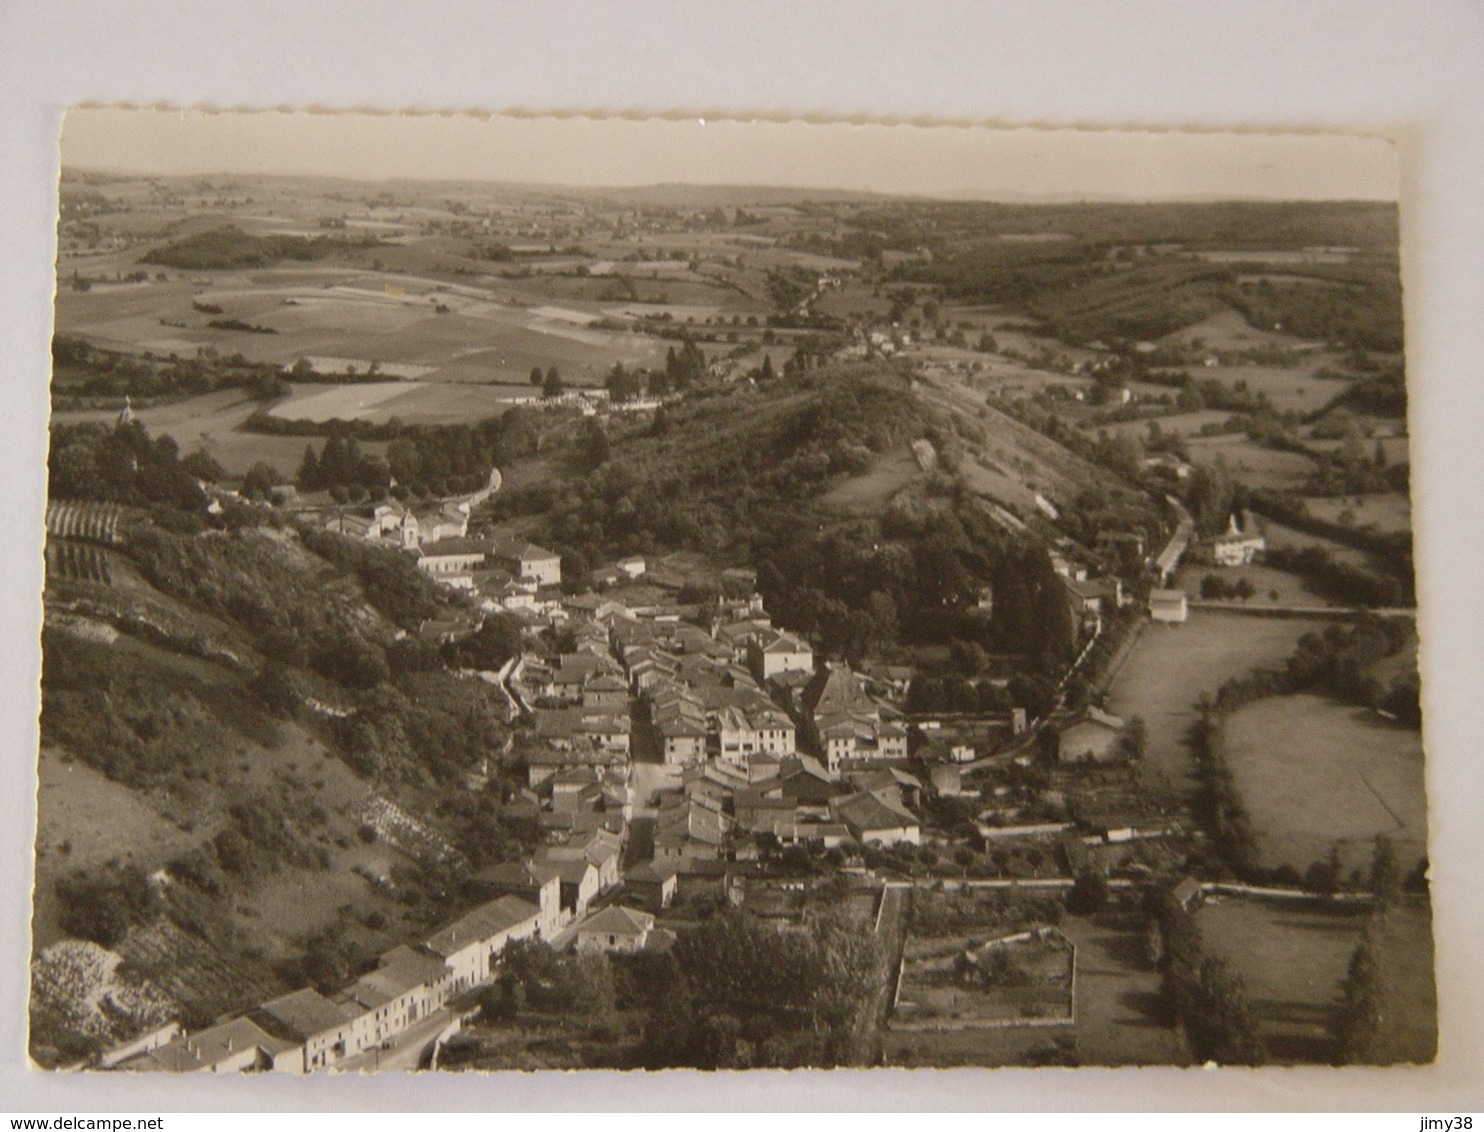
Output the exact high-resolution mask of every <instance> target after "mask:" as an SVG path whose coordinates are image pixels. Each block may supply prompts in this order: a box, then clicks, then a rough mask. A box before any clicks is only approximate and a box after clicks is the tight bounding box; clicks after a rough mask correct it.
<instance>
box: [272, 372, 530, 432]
mask: <svg viewBox="0 0 1484 1132" xmlns="http://www.w3.org/2000/svg"><path fill="white" fill-rule="evenodd" d="M538 393H539V390H537V389H535V388H534V387H532V386H531V385H529V384H527V385H472V384H449V383H443V382H434V381H380V382H367V383H361V384H355V385H311V384H306V385H296V386H294V390H293V392H292V393H291V394H290V395H289V396H288V397H287V398H286V399H285V400H283V401H280V402H278V403H277V404H275V405H274V406H273V408H272V409H270V410H269V411H268V415H269V416H272V417H278V418H279V419H281V420H289V421H330V420H346V421H351V420H355V421H370V422H373V423H375V424H383V423H385V422H386V421H388V420H390V419H391V418H393V417H396V418H398V419H399V420H401V421H403V422H404V423H406V424H451V423H455V422H460V421H475V420H479V419H481V418H483V417H492V416H498V415H500V414H501V413H503V412H505V411H506V410H507V409H509V408H510V402H511V399H512V398H515V397H530V396H533V395H536V394H538Z"/></svg>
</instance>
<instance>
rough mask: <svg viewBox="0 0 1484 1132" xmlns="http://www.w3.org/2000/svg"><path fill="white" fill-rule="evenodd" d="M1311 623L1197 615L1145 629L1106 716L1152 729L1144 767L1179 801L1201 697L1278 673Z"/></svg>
mask: <svg viewBox="0 0 1484 1132" xmlns="http://www.w3.org/2000/svg"><path fill="white" fill-rule="evenodd" d="M1318 627H1319V626H1318V625H1317V624H1316V623H1315V622H1313V621H1296V620H1286V619H1278V618H1268V617H1246V616H1242V615H1240V614H1228V613H1209V612H1205V611H1199V610H1198V611H1194V612H1192V613H1191V615H1190V620H1189V621H1187V622H1186V623H1185V624H1184V625H1150V626H1149V627H1148V628H1147V629H1145V631H1144V633H1143V635H1142V636H1141V637H1140V638H1139V643H1138V644H1137V645H1135V646H1134V650H1133V652H1132V653H1131V654H1130V655H1129V658H1128V659H1127V660H1126V661H1125V662H1124V664H1123V667H1122V668H1120V669H1119V670H1118V675H1117V677H1116V678H1115V679H1114V681H1113V685H1112V687H1111V689H1110V690H1109V700H1108V703H1109V707H1110V710H1112V711H1113V712H1115V713H1116V714H1118V715H1121V716H1123V717H1124V718H1125V719H1127V718H1128V717H1130V716H1134V715H1138V716H1142V717H1143V719H1144V722H1145V724H1146V725H1147V726H1148V729H1149V741H1148V752H1147V754H1146V755H1145V758H1144V763H1145V766H1146V767H1147V768H1149V769H1150V770H1152V771H1153V772H1155V773H1156V774H1157V775H1159V776H1161V777H1162V778H1163V780H1164V781H1165V783H1166V784H1167V786H1168V789H1169V790H1170V791H1171V792H1172V793H1173V795H1174V796H1175V797H1177V798H1180V797H1184V796H1186V795H1187V794H1188V793H1189V791H1190V790H1191V788H1192V787H1194V785H1195V777H1194V773H1193V770H1194V768H1193V765H1192V762H1191V757H1190V752H1189V750H1188V749H1187V748H1186V746H1185V744H1184V739H1185V734H1186V731H1187V730H1188V729H1189V727H1190V724H1191V723H1192V721H1193V720H1194V719H1195V713H1194V711H1193V710H1192V705H1193V704H1194V703H1195V701H1196V698H1197V697H1198V696H1199V695H1200V694H1201V693H1202V692H1215V691H1216V689H1217V688H1219V687H1220V686H1221V685H1222V684H1223V683H1224V682H1225V681H1226V680H1228V679H1229V678H1231V677H1233V676H1242V675H1245V674H1246V673H1247V672H1249V671H1251V670H1252V669H1253V668H1257V667H1261V666H1264V665H1276V664H1279V663H1281V662H1282V661H1283V660H1285V659H1286V658H1287V657H1288V655H1289V654H1290V653H1291V652H1293V646H1294V645H1295V644H1297V643H1298V639H1299V638H1300V637H1302V636H1303V635H1304V634H1305V633H1307V632H1310V631H1311V630H1313V629H1315V628H1318Z"/></svg>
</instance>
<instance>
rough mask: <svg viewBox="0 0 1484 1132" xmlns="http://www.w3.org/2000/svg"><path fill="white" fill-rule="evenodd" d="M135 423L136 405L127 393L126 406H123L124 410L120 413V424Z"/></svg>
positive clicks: (125, 395)
mask: <svg viewBox="0 0 1484 1132" xmlns="http://www.w3.org/2000/svg"><path fill="white" fill-rule="evenodd" d="M133 423H134V406H133V405H132V404H131V403H130V402H129V395H128V394H127V393H125V394H124V407H123V410H122V411H121V412H120V413H119V424H121V425H126V424H133Z"/></svg>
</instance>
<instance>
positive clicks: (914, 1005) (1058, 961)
mask: <svg viewBox="0 0 1484 1132" xmlns="http://www.w3.org/2000/svg"><path fill="white" fill-rule="evenodd" d="M1075 968H1076V948H1075V947H1074V946H1073V945H1072V942H1071V941H1070V940H1069V939H1067V937H1066V936H1064V935H1063V934H1062V933H1061V932H1059V931H1057V930H1056V929H1055V928H1036V929H1033V930H1030V931H1025V932H1016V933H1013V934H1011V935H1007V936H999V937H996V938H992V939H988V940H975V939H968V940H965V939H960V938H954V937H950V938H948V939H940V938H929V939H912V940H910V941H909V943H908V947H907V954H906V956H905V957H904V959H903V964H902V973H901V985H900V988H899V990H898V992H897V1001H896V1005H895V1008H894V1010H893V1013H892V1021H891V1025H892V1028H893V1029H895V1030H957V1029H976V1028H986V1029H998V1028H1001V1027H1012V1026H1046V1025H1068V1024H1070V1023H1072V1022H1073V1021H1074V1020H1075V1017H1076V1010H1075V1007H1074V1003H1073V995H1074V987H1075V975H1074V971H1075Z"/></svg>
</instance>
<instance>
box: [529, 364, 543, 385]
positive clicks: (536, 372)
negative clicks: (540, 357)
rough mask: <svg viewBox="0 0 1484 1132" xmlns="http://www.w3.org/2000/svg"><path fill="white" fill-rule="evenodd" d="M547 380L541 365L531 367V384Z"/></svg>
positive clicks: (538, 383)
mask: <svg viewBox="0 0 1484 1132" xmlns="http://www.w3.org/2000/svg"><path fill="white" fill-rule="evenodd" d="M545 381H546V375H545V374H543V373H542V372H541V367H540V366H532V367H531V384H532V385H541V384H542V383H544V382H545Z"/></svg>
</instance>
